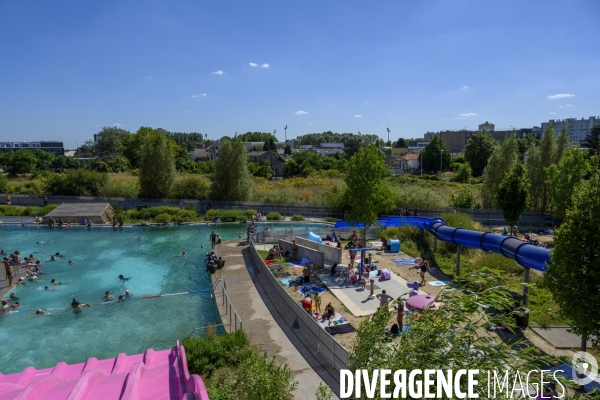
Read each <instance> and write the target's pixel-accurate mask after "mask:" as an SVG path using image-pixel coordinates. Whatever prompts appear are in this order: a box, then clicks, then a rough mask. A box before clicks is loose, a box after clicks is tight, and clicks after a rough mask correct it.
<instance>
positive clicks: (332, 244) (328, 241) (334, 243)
mask: <svg viewBox="0 0 600 400" xmlns="http://www.w3.org/2000/svg"><path fill="white" fill-rule="evenodd" d="M323 243H325V244H327V245H329V246H331V247H337V243H336V242H332V241H331V240H325V241H323Z"/></svg>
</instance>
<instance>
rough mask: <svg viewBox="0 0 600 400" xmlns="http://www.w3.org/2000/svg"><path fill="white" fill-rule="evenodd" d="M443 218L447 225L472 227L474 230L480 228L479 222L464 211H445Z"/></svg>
mask: <svg viewBox="0 0 600 400" xmlns="http://www.w3.org/2000/svg"><path fill="white" fill-rule="evenodd" d="M442 219H443V220H444V221H445V222H446V225H448V226H451V227H453V228H462V229H470V230H472V231H477V230H479V229H478V228H479V227H478V226H477V224H476V223H475V221H473V219H472V218H471V217H470V216H469V215H468V214H463V213H458V212H457V213H443V214H442Z"/></svg>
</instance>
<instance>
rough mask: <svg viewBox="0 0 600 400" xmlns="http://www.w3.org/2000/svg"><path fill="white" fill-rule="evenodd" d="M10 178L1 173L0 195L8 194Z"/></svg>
mask: <svg viewBox="0 0 600 400" xmlns="http://www.w3.org/2000/svg"><path fill="white" fill-rule="evenodd" d="M8 192H9V191H8V178H7V177H6V175H4V174H2V173H0V193H8Z"/></svg>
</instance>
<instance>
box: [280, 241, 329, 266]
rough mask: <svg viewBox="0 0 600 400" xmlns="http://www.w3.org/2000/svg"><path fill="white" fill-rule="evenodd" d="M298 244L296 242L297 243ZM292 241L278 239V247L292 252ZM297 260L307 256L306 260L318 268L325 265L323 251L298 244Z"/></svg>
mask: <svg viewBox="0 0 600 400" xmlns="http://www.w3.org/2000/svg"><path fill="white" fill-rule="evenodd" d="M297 244H298V243H297ZM292 246H293V245H292V242H288V241H285V240H280V241H279V247H281V248H282V249H283V252H284V253H285V252H286V251H289V252H290V254H292ZM297 258H298V260H300V259H302V258H308V260H309V261H310V262H311V263H312V264H313V265H316V266H318V267H320V268H323V267H325V256H324V254H323V252H320V251H318V250H313V249H309V248H308V247H304V246H300V245H299V244H298V256H297Z"/></svg>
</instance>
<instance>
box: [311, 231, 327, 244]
mask: <svg viewBox="0 0 600 400" xmlns="http://www.w3.org/2000/svg"><path fill="white" fill-rule="evenodd" d="M308 240H310V241H312V242H317V243H323V239H321V236H319V235H317V234H314V233H312V232H308Z"/></svg>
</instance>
